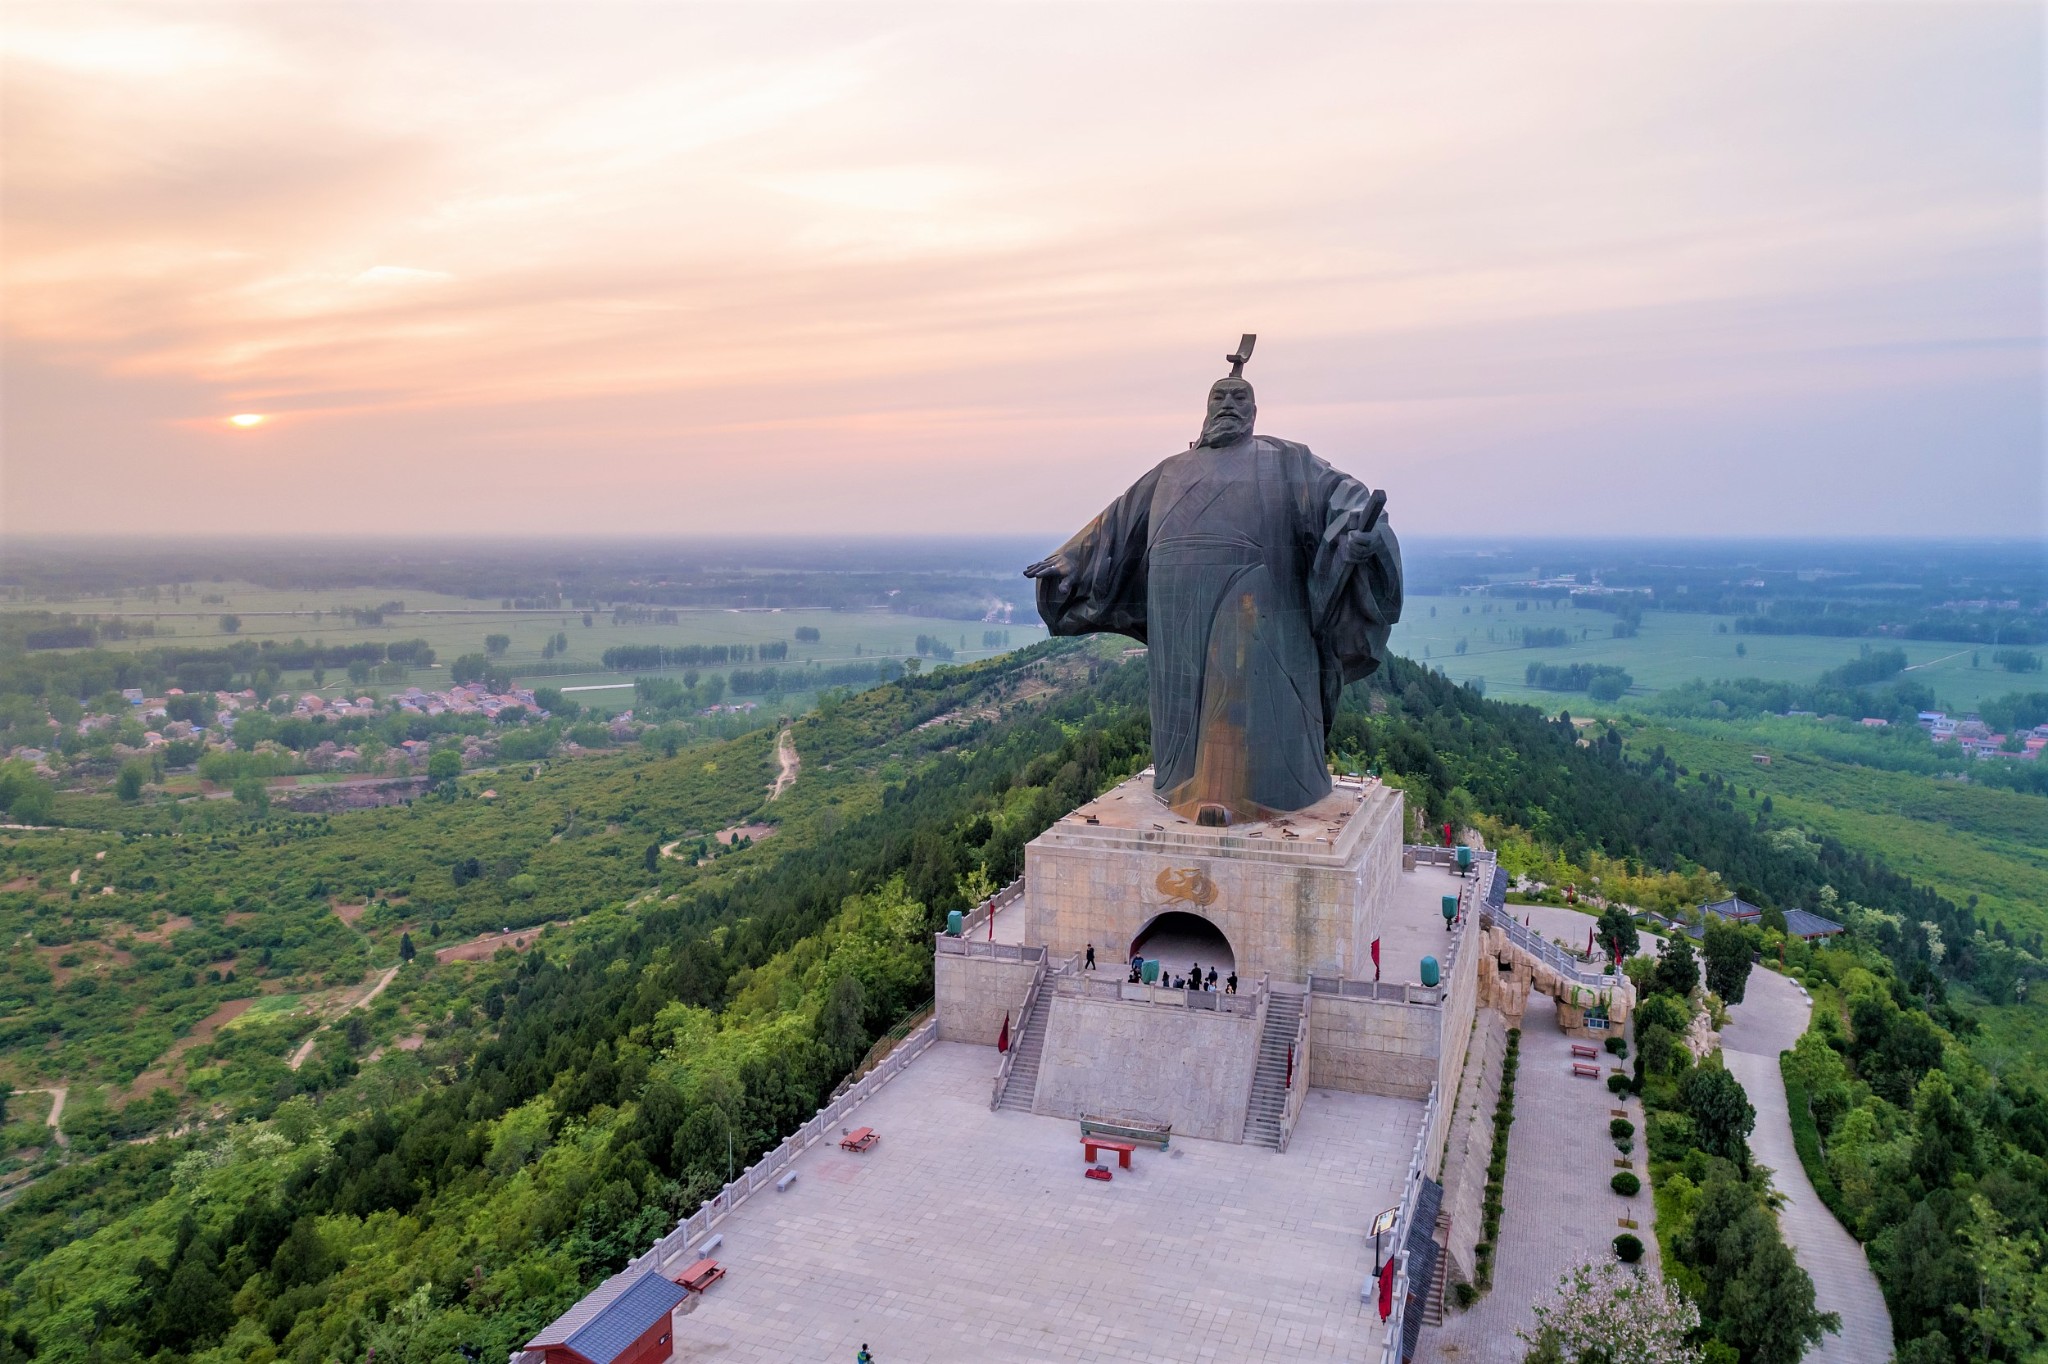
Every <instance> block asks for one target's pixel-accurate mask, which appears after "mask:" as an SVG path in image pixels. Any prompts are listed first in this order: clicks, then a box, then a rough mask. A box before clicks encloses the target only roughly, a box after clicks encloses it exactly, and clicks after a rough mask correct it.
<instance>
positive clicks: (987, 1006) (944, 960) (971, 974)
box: [932, 944, 1038, 1047]
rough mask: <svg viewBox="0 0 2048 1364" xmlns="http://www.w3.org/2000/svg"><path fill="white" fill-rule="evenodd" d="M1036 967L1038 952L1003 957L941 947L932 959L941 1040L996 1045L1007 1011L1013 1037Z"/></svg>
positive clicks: (934, 993)
mask: <svg viewBox="0 0 2048 1364" xmlns="http://www.w3.org/2000/svg"><path fill="white" fill-rule="evenodd" d="M977 946H979V944H977ZM997 946H1002V944H997ZM1010 951H1011V952H1013V953H1014V952H1016V951H1017V949H1016V948H1011V949H1010ZM1037 970H1038V959H1037V958H1036V957H1033V958H1030V959H1028V960H1019V959H1017V958H1016V957H1011V958H1009V959H1002V958H996V957H991V956H967V955H963V954H959V953H954V952H948V951H944V950H941V951H940V952H939V953H938V955H937V956H936V957H935V958H934V959H933V962H932V995H933V999H934V1001H935V1004H936V1012H937V1014H938V1019H939V1040H940V1041H942V1042H972V1043H974V1044H976V1045H977V1046H984V1047H992V1046H994V1045H995V1044H996V1038H997V1037H998V1036H999V1035H1000V1034H1001V1032H1002V1029H1003V1016H1004V1015H1005V1014H1008V1015H1009V1019H1010V1035H1011V1036H1012V1037H1015V1036H1016V1035H1017V1029H1018V1027H1019V1026H1020V1025H1021V1024H1022V1022H1023V1020H1022V1019H1020V1018H1019V1017H1018V1016H1017V1011H1018V1009H1019V1007H1020V1006H1021V1005H1022V1004H1023V1003H1024V992H1025V991H1026V990H1028V989H1030V988H1031V977H1032V975H1033V974H1034V973H1035V972H1036V971H1037Z"/></svg>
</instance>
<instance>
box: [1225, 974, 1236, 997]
mask: <svg viewBox="0 0 2048 1364" xmlns="http://www.w3.org/2000/svg"><path fill="white" fill-rule="evenodd" d="M1223 993H1224V994H1226V995H1234V994H1236V993H1237V972H1235V971H1232V972H1231V973H1230V974H1229V975H1228V976H1226V977H1224V980H1223Z"/></svg>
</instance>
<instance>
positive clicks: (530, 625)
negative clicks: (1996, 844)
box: [0, 583, 1046, 710]
mask: <svg viewBox="0 0 2048 1364" xmlns="http://www.w3.org/2000/svg"><path fill="white" fill-rule="evenodd" d="M206 591H207V594H208V595H218V596H220V597H222V598H223V600H222V601H220V602H216V603H209V604H206V605H204V606H200V605H198V604H196V601H195V598H194V597H193V596H192V595H191V594H189V593H188V594H187V595H186V598H185V600H184V601H183V602H180V603H176V604H173V603H169V602H166V601H158V602H154V603H151V602H145V601H141V600H139V599H137V598H134V597H127V598H115V597H100V598H81V599H77V600H72V601H66V602H62V603H58V604H54V605H53V604H47V603H19V602H4V603H0V610H31V609H33V610H43V609H60V610H64V611H69V612H72V613H74V614H78V615H87V614H98V615H106V616H113V615H118V616H121V617H122V618H123V619H125V620H129V621H149V622H152V623H153V624H154V625H155V626H156V629H157V633H156V635H154V636H153V637H142V638H131V639H126V640H112V641H108V642H106V643H104V644H103V645H102V646H101V647H103V648H106V649H109V650H115V651H126V650H138V649H148V648H154V647H158V646H163V645H172V646H182V647H191V648H209V649H212V648H221V647H223V646H225V645H227V644H229V643H231V642H234V641H236V640H254V641H258V642H261V641H263V640H277V641H280V642H282V641H289V640H306V641H308V642H319V643H323V644H332V645H347V644H361V643H366V642H377V643H385V644H390V643H395V642H397V641H399V640H410V639H424V640H426V641H427V643H428V644H429V645H430V646H432V648H433V649H434V650H435V652H436V654H437V655H438V657H437V660H436V663H435V665H434V666H431V667H426V668H411V669H408V670H407V676H406V681H405V683H404V684H403V685H406V686H423V687H429V688H435V687H441V686H445V685H447V678H448V665H449V663H450V662H452V661H453V660H454V659H455V658H457V657H459V656H460V655H463V654H471V653H481V652H483V648H484V636H485V635H490V634H502V635H506V636H509V637H510V639H511V646H510V648H509V649H508V650H507V651H506V653H505V655H504V657H505V659H506V661H507V663H508V664H509V665H510V670H511V673H512V676H513V678H514V679H515V680H516V681H518V682H520V683H522V684H525V685H529V686H531V685H547V686H554V687H562V688H565V689H568V688H578V687H595V688H602V689H601V690H595V691H590V692H585V693H582V694H580V695H578V697H577V699H578V700H579V701H581V702H582V703H583V704H584V705H585V706H589V707H595V708H598V709H611V710H616V709H620V708H623V707H624V706H625V705H627V704H630V701H631V696H632V693H631V690H630V684H627V685H620V684H621V683H624V682H626V680H627V678H628V676H672V675H679V674H680V673H681V672H682V669H680V668H674V669H653V670H642V669H635V670H633V672H632V673H631V674H630V675H628V674H622V673H618V672H612V671H609V670H607V669H606V668H605V667H604V664H603V661H602V660H603V655H604V651H605V650H606V649H610V648H614V647H617V646H620V645H647V644H659V645H665V646H669V647H674V646H676V645H683V644H703V645H719V644H726V645H750V644H751V645H760V644H768V643H774V642H776V641H787V642H788V643H789V646H790V649H789V658H788V659H787V660H786V661H781V662H777V663H776V664H775V666H776V667H778V668H782V667H796V666H800V665H803V664H807V663H818V664H821V665H827V666H829V665H831V664H835V663H849V662H854V661H856V660H858V659H864V658H876V657H894V658H905V657H912V656H915V655H916V653H917V648H916V644H917V637H918V636H919V635H930V636H932V637H934V638H936V639H938V640H939V641H940V642H941V643H944V644H946V645H948V646H950V647H952V648H953V650H954V660H953V661H955V662H961V663H965V662H970V661H975V660H979V659H985V658H992V657H995V656H997V655H999V654H1002V653H1006V652H1008V651H1009V650H1010V649H1014V648H1022V647H1024V646H1025V645H1028V644H1035V643H1037V642H1038V641H1040V640H1042V639H1044V638H1045V637H1046V636H1045V627H1044V626H1043V625H1041V624H1039V623H1038V621H1037V620H1036V618H1035V617H1031V618H1030V619H1027V620H1026V621H1023V622H1019V623H1015V624H1009V625H1001V624H984V623H982V622H979V621H963V620H954V619H940V618H936V617H924V616H911V615H901V614H897V613H894V612H882V611H865V612H851V611H831V610H825V609H822V608H789V609H785V610H735V609H715V608H702V607H697V608H689V607H677V608H672V609H673V610H674V612H675V616H676V623H675V624H625V625H615V624H613V619H612V614H611V612H609V611H597V612H592V613H590V614H589V619H590V622H591V623H590V624H589V625H587V626H586V625H585V624H584V623H583V621H584V616H585V613H583V612H581V611H574V610H547V611H539V610H517V609H505V608H501V607H499V606H496V605H494V604H490V603H486V602H479V601H476V600H473V599H471V598H466V597H456V596H450V595H446V594H440V593H431V592H418V591H412V590H407V591H405V592H404V593H403V594H402V596H400V599H401V600H403V601H404V602H405V607H406V609H405V611H404V613H403V614H399V613H391V614H387V615H386V616H385V617H384V619H383V623H382V624H377V625H364V624H358V623H357V620H356V618H355V617H354V616H353V615H351V614H350V611H351V608H353V609H366V608H373V607H376V606H377V605H379V604H380V603H381V602H383V601H385V600H387V599H388V598H390V597H391V596H392V595H394V594H392V593H389V592H386V591H382V590H364V589H321V590H308V591H278V590H274V589H269V588H262V587H256V586H253V585H251V584H247V583H226V584H211V585H209V586H208V587H207V589H206ZM665 609H667V608H665ZM1024 613H1025V614H1026V615H1027V616H1030V615H1031V613H1030V610H1029V607H1028V605H1027V606H1026V607H1025V608H1024ZM223 615H234V616H237V617H239V618H240V620H241V627H240V629H239V630H237V631H236V632H235V633H233V634H229V633H227V632H225V631H223V630H222V629H221V628H220V618H221V616H223ZM798 626H810V627H812V628H814V629H816V630H817V631H818V633H819V639H818V640H817V641H815V642H803V643H799V642H798V641H797V640H796V639H795V638H794V636H795V631H796V629H797V627H798ZM986 630H1005V631H1007V632H1008V638H1009V644H1008V645H1007V646H1000V647H994V648H990V647H986V646H984V645H983V643H982V634H983V632H984V631H986ZM558 633H559V634H565V635H567V636H568V640H569V647H568V650H567V652H566V653H563V654H560V655H559V656H557V657H555V658H553V659H548V660H544V659H543V658H542V652H543V650H544V648H545V646H546V644H547V642H548V641H549V640H550V639H552V638H553V637H554V636H555V635H557V634H558ZM737 666H741V667H753V666H758V665H755V664H746V663H742V664H739V665H737ZM696 671H698V672H700V673H703V674H705V675H707V676H708V675H709V674H711V673H715V672H720V671H725V670H724V669H719V668H699V669H697V670H696ZM284 681H285V685H286V686H287V687H288V688H289V689H291V690H308V689H311V688H312V686H313V679H312V675H311V673H310V672H305V671H300V672H289V673H287V674H286V675H285V679H284ZM327 682H328V686H327V688H326V689H327V690H329V691H333V692H337V693H338V692H340V691H342V690H348V689H350V686H349V684H348V683H347V682H346V681H345V680H342V679H337V678H335V677H333V676H332V675H331V670H330V676H329V678H328V679H327ZM391 685H392V684H389V683H383V684H377V685H375V686H374V688H373V689H374V690H377V691H379V692H384V691H389V690H391ZM354 690H362V688H360V687H358V688H354ZM795 692H796V689H795V688H789V689H787V690H786V692H785V695H786V696H791V699H792V700H795V699H796V697H795V696H794V695H793V693H795ZM784 704H785V707H786V706H787V705H788V704H790V702H787V701H786V702H785V703H784Z"/></svg>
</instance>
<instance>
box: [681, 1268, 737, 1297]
mask: <svg viewBox="0 0 2048 1364" xmlns="http://www.w3.org/2000/svg"><path fill="white" fill-rule="evenodd" d="M724 1277H725V1268H724V1266H722V1265H720V1264H719V1263H718V1261H716V1260H699V1261H697V1263H695V1264H693V1265H691V1266H690V1267H689V1268H688V1269H686V1270H684V1271H683V1272H682V1273H680V1274H678V1275H676V1282H677V1283H679V1284H681V1285H682V1286H683V1287H685V1288H687V1289H689V1290H690V1291H691V1292H692V1293H702V1292H703V1291H704V1290H705V1289H707V1288H709V1287H711V1285H713V1284H715V1283H717V1282H718V1281H719V1280H720V1279H722V1278H724Z"/></svg>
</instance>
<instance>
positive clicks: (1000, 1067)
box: [988, 944, 1046, 1113]
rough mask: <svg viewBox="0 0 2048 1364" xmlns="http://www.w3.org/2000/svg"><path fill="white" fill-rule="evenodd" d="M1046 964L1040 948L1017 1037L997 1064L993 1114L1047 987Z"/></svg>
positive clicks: (991, 1098)
mask: <svg viewBox="0 0 2048 1364" xmlns="http://www.w3.org/2000/svg"><path fill="white" fill-rule="evenodd" d="M999 945H1000V944H999ZM1045 964H1046V958H1045V949H1043V948H1040V949H1039V953H1038V969H1037V970H1035V971H1033V972H1032V973H1031V987H1030V988H1029V989H1027V990H1026V991H1025V992H1024V1005H1023V1007H1022V1008H1020V1009H1018V1010H1017V1032H1016V1035H1015V1036H1013V1037H1012V1038H1011V1039H1010V1049H1009V1050H1008V1051H1006V1052H1004V1053H1003V1057H1002V1060H1000V1061H998V1062H996V1080H995V1088H994V1089H993V1090H992V1091H990V1093H989V1099H988V1107H989V1111H990V1112H991V1113H993V1112H994V1111H995V1110H996V1109H997V1107H999V1106H1000V1105H1001V1104H1002V1102H1003V1086H1004V1085H1006V1084H1008V1083H1009V1082H1010V1067H1011V1066H1012V1065H1013V1064H1015V1062H1016V1060H1017V1048H1018V1046H1019V1045H1020V1044H1022V1042H1023V1041H1024V1028H1025V1025H1026V1023H1027V1021H1028V1020H1029V1019H1030V1017H1031V1011H1032V1009H1033V1008H1035V1007H1037V1004H1038V992H1039V991H1040V990H1041V989H1043V988H1044V986H1045Z"/></svg>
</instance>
